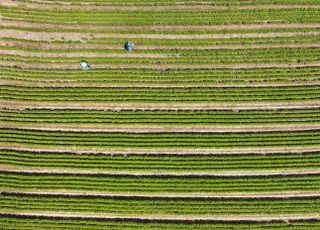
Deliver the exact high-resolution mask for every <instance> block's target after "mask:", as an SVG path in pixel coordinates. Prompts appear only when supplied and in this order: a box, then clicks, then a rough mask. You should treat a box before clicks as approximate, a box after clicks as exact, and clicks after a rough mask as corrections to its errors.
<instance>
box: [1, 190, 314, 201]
mask: <svg viewBox="0 0 320 230" xmlns="http://www.w3.org/2000/svg"><path fill="white" fill-rule="evenodd" d="M1 193H4V194H10V193H11V194H18V195H55V196H95V197H107V198H112V197H133V198H135V197H141V198H156V199H166V198H199V199H207V198H209V199H210V198H211V199H246V198H249V199H261V198H268V199H290V198H314V197H320V193H301V192H284V193H260V194H259V193H251V192H250V193H228V194H223V195H218V194H213V195H210V194H201V193H188V194H143V195H142V194H131V193H130V194H128V193H117V194H115V193H103V192H73V191H64V190H55V191H30V190H29V191H25V190H19V189H17V190H6V189H1V190H0V195H1Z"/></svg>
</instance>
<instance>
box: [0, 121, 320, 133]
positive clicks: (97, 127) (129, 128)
mask: <svg viewBox="0 0 320 230" xmlns="http://www.w3.org/2000/svg"><path fill="white" fill-rule="evenodd" d="M0 128H1V129H32V130H42V131H62V132H126V133H162V132H170V133H181V132H194V133H203V132H206V133H242V132H277V131H279V132H290V131H306V130H320V124H265V125H248V124H245V125H230V126H221V125H217V126H215V125H214V124H211V125H210V124H209V125H180V126H179V125H174V124H173V125H155V124H151V125H132V124H131V125H130V124H125V125H123V124H121V125H107V124H91V125H90V124H59V123H54V124H40V123H25V124H17V123H9V122H1V121H0Z"/></svg>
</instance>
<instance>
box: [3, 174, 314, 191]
mask: <svg viewBox="0 0 320 230" xmlns="http://www.w3.org/2000/svg"><path fill="white" fill-rule="evenodd" d="M252 173H253V174H254V173H255V172H254V171H253V172H252ZM319 183H320V176H319V175H282V176H279V175H276V176H222V177H217V176H164V175H162V176H142V175H139V176H129V175H128V176H126V175H103V174H97V175H88V174H78V175H72V174H53V173H52V174H51V173H13V172H1V174H0V187H1V189H2V190H4V191H42V192H45V191H51V192H54V191H67V192H68V191H69V192H98V193H112V194H131V195H132V194H155V195H164V194H167V195H168V194H174V195H176V194H181V195H188V194H189V195H194V194H201V195H227V194H232V193H233V194H247V195H248V196H249V195H250V194H252V193H260V194H263V193H281V192H287V191H290V192H296V193H299V192H309V193H312V192H317V191H318V189H319V186H318V185H319Z"/></svg>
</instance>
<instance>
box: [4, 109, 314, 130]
mask: <svg viewBox="0 0 320 230" xmlns="http://www.w3.org/2000/svg"><path fill="white" fill-rule="evenodd" d="M319 113H320V109H317V108H314V109H291V110H285V109H283V110H266V109H264V110H239V111H232V110H189V111H188V110H178V111H170V110H134V111H133V110H120V111H112V110H110V111H108V110H106V111H103V110H88V109H87V110H85V109H82V110H76V109H70V110H65V109H55V110H48V109H27V110H22V109H19V110H14V109H2V110H0V114H1V118H0V121H1V122H2V124H3V125H4V124H6V123H7V124H23V125H28V124H30V125H31V124H32V125H35V123H37V124H38V125H40V124H42V125H45V124H54V125H57V127H59V124H62V125H63V124H64V125H70V127H73V126H72V125H74V126H76V125H79V126H80V127H81V125H93V126H97V125H99V126H100V127H103V126H111V127H112V126H115V125H119V126H121V125H131V126H133V125H150V126H154V125H157V126H158V125H163V126H164V125H174V127H177V126H178V125H190V126H194V127H196V125H197V126H200V125H208V126H207V127H210V126H218V127H219V126H220V127H221V126H222V125H224V126H229V125H230V126H231V127H232V128H233V127H234V126H236V125H246V126H249V127H252V125H255V126H259V125H264V124H268V125H271V124H275V123H277V124H282V126H278V127H279V128H281V127H286V125H289V124H291V125H292V126H293V125H294V124H301V125H302V124H305V125H308V124H312V125H314V127H317V123H319V122H320V115H319ZM43 127H45V126H43ZM65 127H68V126H65ZM201 127H203V126H201ZM271 127H272V126H271ZM297 127H299V125H297ZM309 127H310V126H309ZM179 128H181V127H179ZM310 128H312V127H310Z"/></svg>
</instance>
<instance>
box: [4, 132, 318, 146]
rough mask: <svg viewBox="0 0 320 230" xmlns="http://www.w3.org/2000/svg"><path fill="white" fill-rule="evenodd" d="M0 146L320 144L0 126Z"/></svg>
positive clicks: (304, 136) (301, 138)
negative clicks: (24, 128) (4, 127)
mask: <svg viewBox="0 0 320 230" xmlns="http://www.w3.org/2000/svg"><path fill="white" fill-rule="evenodd" d="M0 138H1V139H0V143H1V144H2V145H8V144H19V145H23V146H29V147H32V146H33V147H41V146H46V147H47V146H52V147H58V146H60V147H61V146H64V147H68V146H69V147H71V146H77V147H89V148H93V147H101V148H110V147H114V148H125V147H142V148H164V147H166V148H170V147H171V148H173V147H174V148H183V147H185V148H197V147H198V148H226V147H227V148H235V147H281V146H296V147H303V146H319V145H320V132H319V131H318V130H315V131H292V132H252V133H141V134H138V133H103V132H59V131H37V130H21V129H1V130H0Z"/></svg>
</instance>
